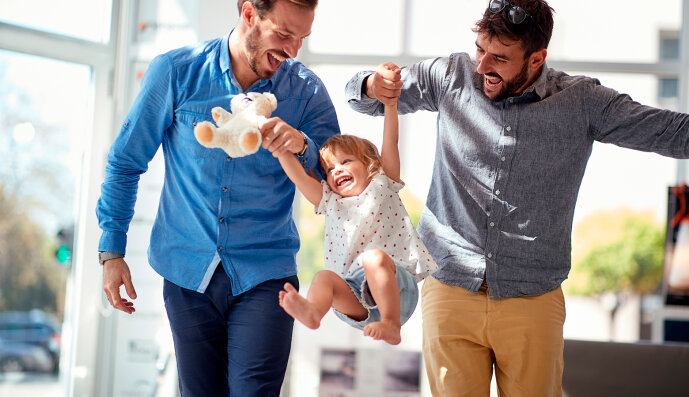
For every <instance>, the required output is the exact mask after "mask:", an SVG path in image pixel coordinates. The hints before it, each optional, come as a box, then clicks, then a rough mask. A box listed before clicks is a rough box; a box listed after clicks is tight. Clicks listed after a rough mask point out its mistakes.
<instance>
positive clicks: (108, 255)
mask: <svg viewBox="0 0 689 397" xmlns="http://www.w3.org/2000/svg"><path fill="white" fill-rule="evenodd" d="M117 258H124V255H123V254H120V253H118V252H108V251H98V263H100V264H101V266H102V265H103V264H104V263H105V261H107V260H110V259H117Z"/></svg>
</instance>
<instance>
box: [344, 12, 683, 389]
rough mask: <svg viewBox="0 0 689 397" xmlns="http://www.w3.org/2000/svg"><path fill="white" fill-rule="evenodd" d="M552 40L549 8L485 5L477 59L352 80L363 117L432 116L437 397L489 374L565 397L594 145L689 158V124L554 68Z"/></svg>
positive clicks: (431, 350) (428, 355)
mask: <svg viewBox="0 0 689 397" xmlns="http://www.w3.org/2000/svg"><path fill="white" fill-rule="evenodd" d="M552 29H553V15H552V9H551V8H550V6H549V5H548V4H547V2H546V1H544V0H511V1H506V0H491V1H490V2H489V6H488V9H486V11H485V12H484V14H483V18H482V19H481V20H480V21H478V23H477V24H476V27H475V29H474V31H475V32H476V33H477V40H476V58H475V60H474V59H472V58H471V56H470V55H469V54H467V53H456V54H451V55H449V56H447V57H439V58H436V59H429V60H426V61H422V62H420V63H417V64H415V65H411V66H409V67H405V68H403V69H402V73H401V76H400V77H398V76H397V75H394V74H392V73H387V74H385V73H384V72H381V73H373V72H360V73H358V74H357V75H355V76H354V77H353V78H352V79H351V80H350V82H349V84H348V85H347V88H346V90H347V91H346V94H347V98H348V100H349V102H350V105H351V106H352V107H353V108H354V109H355V110H357V111H360V112H364V113H367V114H375V115H382V114H383V105H382V104H381V102H383V103H386V102H388V101H391V100H394V98H398V99H397V101H398V102H397V104H398V109H399V111H400V113H411V112H415V111H417V110H421V109H423V110H429V111H434V112H437V113H438V122H437V145H436V156H435V165H434V169H433V176H432V180H431V186H430V189H429V193H428V198H427V200H426V208H424V211H423V213H422V215H421V219H420V220H419V226H418V228H419V234H420V235H421V238H422V239H423V241H424V243H425V244H426V246H427V247H428V249H429V250H430V252H431V254H432V255H433V257H434V259H435V260H436V262H437V263H438V266H439V270H438V271H437V272H436V273H434V274H433V276H432V277H429V278H427V279H426V281H425V282H424V286H423V289H422V314H423V350H424V358H425V362H426V369H427V372H428V375H429V379H430V384H431V390H432V392H433V395H434V396H467V397H473V396H488V395H489V389H490V381H491V375H492V373H493V367H494V368H495V377H496V381H497V386H498V389H499V390H500V394H501V395H502V394H504V395H507V396H529V397H538V396H543V397H554V396H561V395H562V386H561V379H562V370H563V357H562V353H563V346H564V342H563V334H562V327H563V323H564V320H565V305H564V298H563V295H562V291H561V288H560V285H561V283H562V282H563V281H564V280H565V279H566V278H567V274H568V273H569V269H570V262H571V258H570V255H571V232H572V220H573V214H574V206H575V203H576V199H577V193H578V191H579V186H580V184H581V180H582V177H583V175H584V169H585V168H586V163H587V161H588V158H589V156H590V154H591V149H592V145H593V142H594V141H599V142H604V143H613V144H616V145H619V146H622V147H627V148H632V149H637V150H644V151H650V152H655V153H659V154H662V155H665V156H671V157H675V158H687V157H689V115H687V114H681V113H677V112H671V111H668V110H662V109H656V108H652V107H649V106H644V105H641V104H639V103H637V102H634V101H633V100H632V99H631V98H630V97H629V96H628V95H625V94H620V93H618V92H616V91H615V90H612V89H610V88H607V87H603V86H601V85H600V82H599V81H598V80H596V79H592V78H589V77H584V76H569V75H567V74H565V73H563V72H560V71H557V70H553V69H550V68H548V67H547V66H546V64H545V59H546V55H547V47H548V42H549V41H550V37H551V34H552ZM379 101H380V102H379ZM420 139H423V138H422V137H420Z"/></svg>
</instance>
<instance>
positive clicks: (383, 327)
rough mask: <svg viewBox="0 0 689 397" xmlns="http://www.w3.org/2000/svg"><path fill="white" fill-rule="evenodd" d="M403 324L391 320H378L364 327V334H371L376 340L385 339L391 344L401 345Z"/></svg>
mask: <svg viewBox="0 0 689 397" xmlns="http://www.w3.org/2000/svg"><path fill="white" fill-rule="evenodd" d="M400 329H401V326H400V325H399V324H395V323H393V322H392V321H389V320H383V321H378V322H375V323H371V324H369V325H367V326H365V327H364V336H370V337H371V338H373V339H375V340H381V339H382V340H384V341H385V342H387V343H389V344H391V345H399V343H400V342H401V341H402V337H400Z"/></svg>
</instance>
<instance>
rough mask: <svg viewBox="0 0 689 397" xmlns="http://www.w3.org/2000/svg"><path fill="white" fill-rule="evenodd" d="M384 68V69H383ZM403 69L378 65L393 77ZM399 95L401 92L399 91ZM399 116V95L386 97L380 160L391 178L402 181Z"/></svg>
mask: <svg viewBox="0 0 689 397" xmlns="http://www.w3.org/2000/svg"><path fill="white" fill-rule="evenodd" d="M381 69H382V70H381ZM400 72H401V69H400V68H399V67H397V66H396V65H395V64H393V63H386V64H383V65H380V66H379V67H378V72H377V74H383V73H388V74H390V73H392V74H393V76H395V77H392V79H395V78H396V79H399V75H400ZM398 95H399V92H398ZM398 142H399V117H398V116H397V97H390V98H385V113H384V119H383V144H382V146H381V149H380V162H381V165H382V167H383V171H385V175H387V176H388V177H389V178H390V179H392V180H394V181H396V182H400V151H399V146H398Z"/></svg>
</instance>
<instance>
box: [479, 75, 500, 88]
mask: <svg viewBox="0 0 689 397" xmlns="http://www.w3.org/2000/svg"><path fill="white" fill-rule="evenodd" d="M483 82H484V85H485V86H486V87H487V88H495V87H497V86H499V85H500V83H502V79H501V78H500V77H498V76H494V75H487V74H486V75H483Z"/></svg>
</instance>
